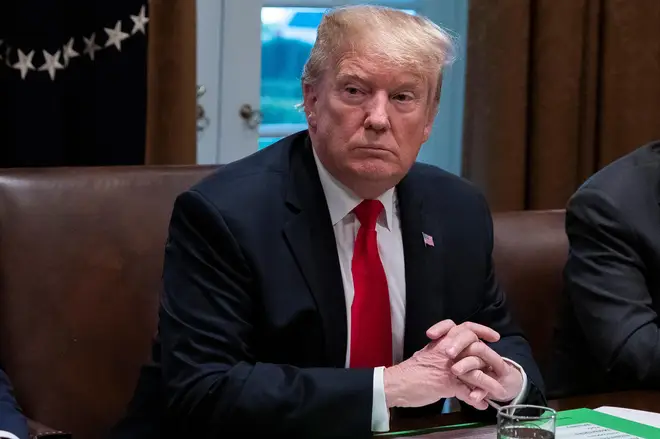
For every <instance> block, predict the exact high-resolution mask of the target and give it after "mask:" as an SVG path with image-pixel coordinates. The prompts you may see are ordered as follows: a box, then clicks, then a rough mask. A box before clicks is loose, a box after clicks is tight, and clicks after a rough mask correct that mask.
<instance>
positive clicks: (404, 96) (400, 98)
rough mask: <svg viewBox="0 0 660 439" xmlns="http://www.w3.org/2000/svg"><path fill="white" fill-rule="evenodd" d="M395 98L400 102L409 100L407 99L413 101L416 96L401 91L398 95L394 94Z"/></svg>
mask: <svg viewBox="0 0 660 439" xmlns="http://www.w3.org/2000/svg"><path fill="white" fill-rule="evenodd" d="M394 99H395V100H397V101H400V102H407V101H412V100H413V99H414V98H413V96H411V95H409V94H406V93H401V94H398V95H395V96H394Z"/></svg>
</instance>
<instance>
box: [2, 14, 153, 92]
mask: <svg viewBox="0 0 660 439" xmlns="http://www.w3.org/2000/svg"><path fill="white" fill-rule="evenodd" d="M145 3H146V2H145ZM147 23H149V17H147V7H146V5H143V6H142V7H141V8H140V10H139V11H138V13H137V15H129V16H128V17H127V18H126V19H123V20H117V22H115V23H114V27H104V28H103V30H104V31H105V34H106V36H107V37H106V40H105V41H103V40H101V41H99V40H97V33H98V32H93V33H92V34H91V35H89V37H87V36H78V37H74V36H72V37H70V38H68V39H67V40H66V43H64V44H62V46H60V49H59V50H56V51H55V53H51V52H50V51H48V50H45V49H43V48H36V47H28V48H25V47H18V48H16V49H14V47H12V46H11V45H9V42H8V41H7V39H6V38H5V39H0V68H2V64H5V65H6V66H7V67H9V68H11V69H13V70H16V73H17V74H19V75H20V77H21V79H22V80H25V79H26V78H27V77H28V76H30V75H32V74H36V73H37V72H47V73H48V76H50V79H51V81H55V80H56V77H57V71H58V70H60V71H62V70H65V69H66V68H67V67H69V66H70V65H71V64H75V63H76V62H82V61H80V60H87V62H90V61H92V62H93V61H95V60H96V55H97V54H98V52H101V51H104V50H106V49H109V48H112V47H114V48H115V49H117V51H119V52H121V49H122V43H125V42H126V40H127V39H129V38H131V37H133V36H134V35H137V34H142V35H145V36H146V35H147V31H146V25H147ZM131 25H132V29H131V31H130V34H129V33H127V32H124V29H126V30H128V28H129V27H130V26H131ZM101 35H102V33H101ZM40 53H41V54H43V64H41V65H40V66H39V67H38V68H35V65H34V64H35V63H39V62H40V61H41V60H40V59H39V58H41V55H40ZM35 54H36V58H37V59H36V61H35ZM88 57H89V58H88ZM74 58H78V59H77V60H76V59H74ZM2 61H4V63H2Z"/></svg>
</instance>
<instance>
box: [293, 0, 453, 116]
mask: <svg viewBox="0 0 660 439" xmlns="http://www.w3.org/2000/svg"><path fill="white" fill-rule="evenodd" d="M353 54H359V55H363V56H368V57H370V58H372V59H376V60H377V61H379V63H383V65H384V66H388V67H396V68H401V69H407V70H409V71H412V72H414V73H415V74H418V75H420V76H422V77H424V78H425V79H428V80H432V79H433V80H435V81H437V82H435V81H434V82H435V85H436V90H435V96H434V99H435V101H436V104H437V102H439V99H440V88H441V85H442V72H443V70H444V68H445V66H447V65H449V64H451V63H452V62H453V60H454V40H453V38H452V37H451V36H450V34H449V33H448V32H447V31H445V30H443V29H442V28H440V27H439V26H438V25H436V24H435V23H433V22H432V21H431V20H429V19H428V18H426V17H422V16H419V15H412V14H408V13H407V12H404V11H401V10H398V9H393V8H388V7H385V6H375V5H357V6H343V7H339V8H335V9H331V10H329V11H328V12H327V13H326V14H325V15H324V16H323V19H322V20H321V23H320V25H319V27H318V33H317V37H316V42H315V43H314V47H313V48H312V51H311V54H310V56H309V59H308V60H307V62H306V63H305V67H304V68H303V73H302V78H301V79H302V83H303V84H309V85H316V84H318V83H319V81H320V80H321V78H322V77H323V73H324V72H325V71H326V70H329V69H334V68H336V67H337V66H338V65H339V64H340V63H341V61H342V60H343V59H344V58H346V57H347V56H350V55H353Z"/></svg>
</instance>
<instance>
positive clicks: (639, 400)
mask: <svg viewBox="0 0 660 439" xmlns="http://www.w3.org/2000/svg"><path fill="white" fill-rule="evenodd" d="M548 405H549V406H550V407H552V408H553V409H555V410H570V409H576V408H583V407H584V408H590V409H595V408H598V407H601V406H605V405H607V406H616V407H625V408H630V409H637V410H648V411H651V412H657V413H660V392H653V391H632V392H618V393H604V394H599V395H588V396H580V397H574V398H567V399H560V400H553V401H549V403H548ZM474 421H475V420H474V418H471V417H470V415H469V414H467V413H461V412H458V413H449V414H444V415H437V416H432V417H427V418H420V419H401V418H394V419H393V420H392V432H397V433H398V434H393V435H388V437H403V436H408V437H410V434H405V433H404V432H409V431H411V430H426V429H431V428H438V427H446V426H450V425H457V424H466V423H471V422H474ZM493 422H494V420H493ZM470 431H471V430H469V429H464V430H454V431H452V432H451V433H449V432H448V433H447V437H452V438H461V437H465V438H468V437H476V436H474V435H473V434H471V433H470ZM491 431H492V429H491ZM413 437H414V436H413ZM419 437H421V436H419ZM433 437H434V438H435V437H436V435H435V434H434V435H433ZM442 437H443V436H442V435H439V434H438V435H437V438H438V439H441V438H442Z"/></svg>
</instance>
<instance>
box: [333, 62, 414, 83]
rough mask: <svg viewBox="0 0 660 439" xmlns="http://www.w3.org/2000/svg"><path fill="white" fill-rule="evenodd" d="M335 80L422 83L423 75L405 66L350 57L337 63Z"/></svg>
mask: <svg viewBox="0 0 660 439" xmlns="http://www.w3.org/2000/svg"><path fill="white" fill-rule="evenodd" d="M334 73H335V78H336V79H337V80H342V79H360V80H363V81H379V82H382V81H386V82H391V83H414V84H420V85H421V84H423V83H424V82H425V81H424V79H425V78H424V77H423V76H422V74H421V73H420V72H415V71H414V70H413V69H412V68H410V67H407V66H405V65H404V66H401V65H396V64H395V63H387V62H383V61H379V60H372V59H369V58H368V57H360V56H355V57H350V58H346V59H344V60H342V61H341V62H339V63H338V65H337V68H336V69H335V71H334Z"/></svg>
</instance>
